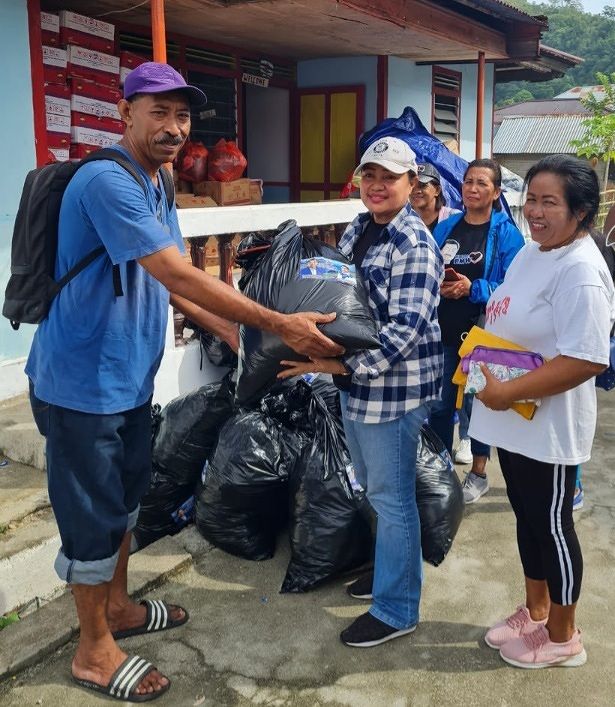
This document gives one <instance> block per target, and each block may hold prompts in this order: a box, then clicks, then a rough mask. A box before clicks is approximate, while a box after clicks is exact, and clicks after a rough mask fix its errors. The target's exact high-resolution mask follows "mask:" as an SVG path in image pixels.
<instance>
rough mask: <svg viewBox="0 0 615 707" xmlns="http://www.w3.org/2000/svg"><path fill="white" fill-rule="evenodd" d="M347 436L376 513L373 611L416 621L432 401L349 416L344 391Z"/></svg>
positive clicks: (398, 624)
mask: <svg viewBox="0 0 615 707" xmlns="http://www.w3.org/2000/svg"><path fill="white" fill-rule="evenodd" d="M340 397H341V404H342V417H343V421H344V430H345V432H346V442H347V444H348V450H349V451H350V457H351V459H352V463H353V466H354V470H355V475H356V478H357V481H358V482H359V483H360V484H361V486H363V488H365V489H366V491H367V498H368V500H369V501H370V503H371V505H372V507H373V508H374V510H375V512H376V514H377V516H378V521H377V530H376V554H375V560H374V583H373V588H372V596H373V600H372V605H371V607H370V609H369V611H370V613H371V614H372V615H373V616H375V617H376V618H377V619H380V620H381V621H384V623H386V624H388V625H389V626H393V627H395V628H397V629H403V628H410V627H411V626H414V625H416V624H417V623H418V620H419V602H420V599H421V585H422V582H423V567H422V556H421V527H420V523H419V514H418V509H417V506H416V490H415V487H416V452H417V443H418V436H419V431H420V429H421V425H422V424H423V421H424V420H425V418H426V417H427V415H428V413H429V406H428V405H421V406H420V407H417V408H416V409H414V410H412V411H411V412H409V413H407V414H406V415H403V416H402V417H399V418H397V419H396V420H391V421H388V422H380V423H376V424H367V423H364V422H356V421H354V420H349V419H348V417H347V414H346V404H347V402H348V393H346V392H343V391H341V392H340Z"/></svg>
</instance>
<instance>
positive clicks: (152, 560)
mask: <svg viewBox="0 0 615 707" xmlns="http://www.w3.org/2000/svg"><path fill="white" fill-rule="evenodd" d="M196 532H197V531H196V529H195V528H193V527H189V528H186V530H184V531H183V532H182V533H180V534H179V535H176V536H174V537H172V538H171V537H166V538H161V539H160V540H158V541H157V542H155V543H153V544H152V545H150V546H149V547H146V548H144V549H143V550H141V551H140V552H136V553H135V554H134V555H131V558H130V565H129V575H128V576H129V586H128V590H129V592H130V594H131V595H132V596H134V597H136V598H139V597H141V596H142V595H144V594H146V593H147V592H148V591H151V590H152V589H153V588H155V587H157V586H159V585H160V584H162V583H163V582H164V581H165V580H166V579H167V578H169V577H171V576H173V575H174V574H176V573H178V572H181V571H182V570H184V569H186V568H187V567H188V566H190V565H191V564H192V560H193V556H192V555H191V554H190V552H188V551H187V550H186V548H187V547H189V548H191V549H192V548H194V549H195V551H196V553H198V554H204V553H206V552H207V551H208V550H209V549H210V547H211V546H210V545H209V544H208V543H206V542H205V541H204V540H202V539H201V542H200V543H197V541H196V537H195V533H196ZM182 536H183V537H182ZM77 630H78V622H77V615H76V613H75V607H74V604H73V600H72V597H71V596H70V594H69V593H68V592H65V593H64V594H62V596H60V597H58V598H57V599H54V600H53V601H51V602H49V603H48V604H46V605H44V606H43V607H42V608H40V609H39V610H38V611H35V612H34V613H32V614H30V615H28V616H26V618H24V619H22V620H21V621H19V622H17V623H15V624H12V625H10V626H7V627H6V628H5V629H3V630H2V632H0V681H1V680H4V679H6V678H8V677H10V676H11V675H14V674H15V673H18V672H19V671H21V670H24V669H25V668H27V667H29V666H31V665H34V664H35V663H38V662H39V661H40V660H42V659H43V658H45V657H46V656H48V655H50V654H51V653H53V651H54V650H56V648H58V647H59V646H62V645H64V644H65V643H68V642H69V641H70V640H71V638H73V636H75V635H76V633H77Z"/></svg>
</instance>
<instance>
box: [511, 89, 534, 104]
mask: <svg viewBox="0 0 615 707" xmlns="http://www.w3.org/2000/svg"><path fill="white" fill-rule="evenodd" d="M533 98H534V94H533V93H532V92H531V91H528V90H527V88H522V89H521V90H520V91H517V93H515V95H514V96H513V103H523V102H524V101H531V100H533Z"/></svg>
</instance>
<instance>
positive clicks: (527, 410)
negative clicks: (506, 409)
mask: <svg viewBox="0 0 615 707" xmlns="http://www.w3.org/2000/svg"><path fill="white" fill-rule="evenodd" d="M475 346H489V347H491V348H492V349H511V350H513V351H528V349H526V348H525V347H524V346H519V344H515V343H513V342H512V341H508V339H502V338H501V337H499V336H496V335H495V334H492V333H491V332H488V331H485V330H484V329H481V328H480V327H479V326H473V327H472V328H471V329H470V331H469V332H468V334H467V336H466V338H465V339H464V340H463V342H462V343H461V346H460V347H459V356H460V357H461V358H463V357H464V356H467V355H468V354H470V353H472V351H474V347H475ZM466 379H467V375H466V374H465V373H464V372H463V371H462V370H461V362H460V363H459V365H458V366H457V370H456V371H455V373H454V374H453V383H455V385H457V386H458V388H457V403H456V406H457V408H458V409H459V408H461V406H462V405H463V391H464V388H465V385H466ZM536 407H537V405H536V403H532V402H524V403H513V404H512V405H511V406H510V408H511V410H514V411H515V412H518V413H519V415H521V416H522V417H525V419H526V420H531V419H532V418H533V417H534V415H535V413H536Z"/></svg>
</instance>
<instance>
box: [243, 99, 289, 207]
mask: <svg viewBox="0 0 615 707" xmlns="http://www.w3.org/2000/svg"><path fill="white" fill-rule="evenodd" d="M244 91H245V95H246V121H245V122H246V138H247V146H248V149H247V155H246V156H247V158H248V176H249V177H252V178H253V179H262V180H264V181H266V182H267V181H269V182H289V181H290V91H289V90H288V89H287V88H276V87H272V86H270V87H269V88H261V87H259V86H250V85H246V86H245V87H244ZM289 199H290V187H280V186H278V187H269V188H268V187H265V194H264V199H263V201H264V202H265V203H275V202H279V201H282V202H284V201H289Z"/></svg>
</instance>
